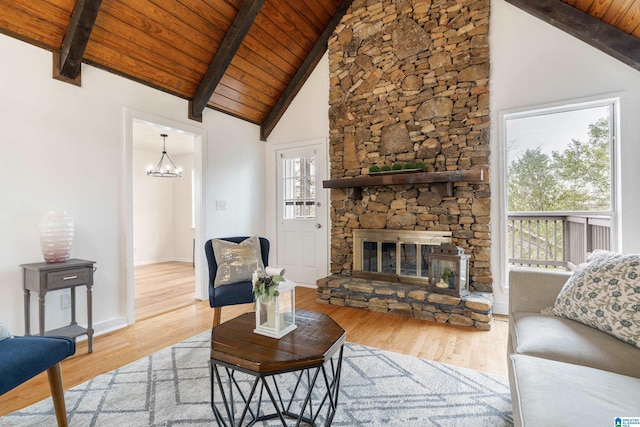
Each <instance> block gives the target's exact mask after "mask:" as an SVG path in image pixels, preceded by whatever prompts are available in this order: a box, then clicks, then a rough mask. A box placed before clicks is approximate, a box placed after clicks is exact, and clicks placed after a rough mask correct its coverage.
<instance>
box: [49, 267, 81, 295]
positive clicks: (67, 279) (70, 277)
mask: <svg viewBox="0 0 640 427" xmlns="http://www.w3.org/2000/svg"><path fill="white" fill-rule="evenodd" d="M90 273H91V271H90V270H89V269H87V268H77V269H73V270H64V271H56V272H51V273H47V289H49V290H52V289H58V288H68V287H69V286H76V285H84V284H86V283H88V282H89V274H90Z"/></svg>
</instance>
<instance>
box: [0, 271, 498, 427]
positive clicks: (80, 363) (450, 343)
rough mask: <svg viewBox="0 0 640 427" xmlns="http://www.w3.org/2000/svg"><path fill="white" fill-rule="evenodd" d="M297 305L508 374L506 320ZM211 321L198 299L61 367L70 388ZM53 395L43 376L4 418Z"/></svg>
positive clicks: (416, 348)
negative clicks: (484, 323) (453, 319)
mask: <svg viewBox="0 0 640 427" xmlns="http://www.w3.org/2000/svg"><path fill="white" fill-rule="evenodd" d="M154 281H155V282H157V280H154ZM296 306H297V308H300V309H304V310H311V311H318V312H322V313H326V314H328V315H330V316H331V317H332V318H333V319H334V320H335V321H336V322H337V323H338V324H340V325H341V326H342V327H343V328H344V329H345V331H347V340H348V341H350V342H355V343H359V344H363V345H368V346H372V347H378V348H383V349H386V350H389V351H394V352H399V353H404V354H408V355H412V356H417V357H421V358H424V359H429V360H434V361H438V362H443V363H448V364H452V365H458V366H463V367H467V368H471V369H475V370H480V371H484V372H488V373H492V374H497V375H502V376H506V375H507V361H506V348H507V331H508V323H507V319H506V318H505V317H502V316H501V317H498V318H497V319H495V320H494V324H493V328H492V330H491V331H479V330H475V329H470V328H463V327H456V326H451V325H443V324H438V323H432V322H426V321H422V320H417V319H410V318H405V317H399V316H393V315H388V314H381V313H372V312H369V311H366V310H362V309H357V308H350V307H338V306H329V305H326V304H320V303H317V302H316V298H315V289H308V288H301V287H298V288H297V289H296ZM252 308H253V307H252V304H245V305H239V306H232V307H225V308H223V310H222V321H223V322H224V321H226V320H229V319H231V318H233V317H235V316H237V315H239V314H241V313H244V312H247V311H251V310H252ZM212 317H213V310H212V309H211V308H210V307H209V303H208V301H202V302H200V301H199V302H197V303H193V304H190V305H188V306H184V307H181V308H178V309H176V310H173V311H170V312H167V313H164V314H161V315H158V316H155V317H150V318H147V319H145V320H141V321H137V322H136V323H135V324H134V325H131V326H129V327H126V328H124V329H121V330H118V331H115V332H111V333H108V334H104V335H101V336H98V337H96V338H95V339H94V344H93V347H94V351H93V353H91V354H87V343H86V341H83V342H79V343H78V346H77V351H76V354H75V355H74V356H72V357H70V358H68V359H67V360H65V361H64V362H63V363H62V378H63V382H64V386H65V389H68V388H71V387H74V386H76V385H78V384H81V383H83V382H85V381H87V380H89V379H91V378H93V377H95V376H97V375H99V374H102V373H105V372H108V371H111V370H113V369H116V368H118V367H120V366H123V365H126V364H127V363H130V362H133V361H134V360H137V359H139V358H141V357H144V356H147V355H149V354H151V353H153V352H155V351H157V350H160V349H162V348H164V347H166V346H169V345H172V344H174V343H176V342H180V341H182V340H184V339H187V338H189V337H191V336H193V335H196V334H198V333H200V332H204V331H206V330H209V329H210V328H211V321H212ZM48 396H49V385H48V381H47V376H46V374H41V375H38V376H37V377H35V378H33V379H31V380H29V381H27V382H26V383H24V384H22V385H21V386H19V387H17V388H16V389H14V390H12V391H10V392H8V393H6V394H5V395H3V396H0V416H2V415H5V414H7V413H10V412H13V411H16V410H18V409H21V408H24V407H26V406H28V405H30V404H32V403H35V402H37V401H40V400H42V399H44V398H46V397H48ZM0 424H1V423H0Z"/></svg>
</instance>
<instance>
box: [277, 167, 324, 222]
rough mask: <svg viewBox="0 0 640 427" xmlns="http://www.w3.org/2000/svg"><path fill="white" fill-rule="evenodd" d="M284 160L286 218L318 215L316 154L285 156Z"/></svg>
mask: <svg viewBox="0 0 640 427" xmlns="http://www.w3.org/2000/svg"><path fill="white" fill-rule="evenodd" d="M282 162H283V174H282V180H283V189H284V219H294V220H295V219H314V218H315V217H316V159H315V155H310V156H302V157H292V158H285V159H283V160H282Z"/></svg>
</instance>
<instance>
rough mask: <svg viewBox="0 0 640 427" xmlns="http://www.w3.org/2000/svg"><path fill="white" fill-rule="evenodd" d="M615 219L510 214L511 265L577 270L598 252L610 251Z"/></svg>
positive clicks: (588, 216) (509, 244)
mask: <svg viewBox="0 0 640 427" xmlns="http://www.w3.org/2000/svg"><path fill="white" fill-rule="evenodd" d="M610 241H611V219H610V218H609V217H608V216H598V215H549V214H548V213H546V212H539V213H510V214H509V215H508V254H509V264H512V265H520V266H529V267H540V268H563V269H568V270H573V269H574V268H575V266H576V265H578V264H580V263H582V262H584V261H585V260H586V258H587V255H588V253H590V252H592V251H593V250H595V249H609V248H610Z"/></svg>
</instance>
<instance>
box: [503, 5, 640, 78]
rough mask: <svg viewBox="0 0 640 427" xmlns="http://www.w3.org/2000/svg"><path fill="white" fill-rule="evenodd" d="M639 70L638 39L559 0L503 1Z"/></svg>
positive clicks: (639, 50) (639, 45)
mask: <svg viewBox="0 0 640 427" xmlns="http://www.w3.org/2000/svg"><path fill="white" fill-rule="evenodd" d="M506 1H507V2H508V3H511V4H512V5H514V6H516V7H518V8H520V9H522V10H524V11H525V12H528V13H530V14H531V15H533V16H535V17H536V18H539V19H541V20H543V21H544V22H546V23H548V24H551V25H553V26H554V27H557V28H559V29H561V30H563V31H565V32H567V33H569V34H571V35H572V36H574V37H576V38H578V39H580V40H582V41H583V42H585V43H587V44H589V45H591V46H593V47H595V48H596V49H599V50H601V51H603V52H604V53H606V54H608V55H610V56H612V57H614V58H616V59H618V60H619V61H622V62H624V63H625V64H627V65H629V66H630V67H632V68H635V69H636V70H639V71H640V39H637V38H635V37H633V36H631V35H629V34H627V33H625V32H624V31H621V30H619V29H617V28H616V27H614V26H612V25H609V24H607V23H606V22H604V21H601V20H599V19H597V18H594V17H593V16H591V15H589V14H587V13H585V12H582V11H581V10H579V9H577V8H575V7H573V6H569V5H568V4H566V3H564V2H562V1H560V0H506Z"/></svg>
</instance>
